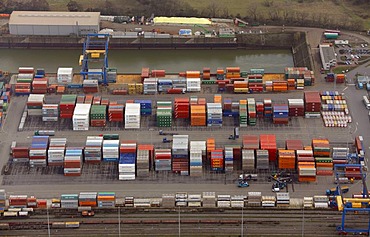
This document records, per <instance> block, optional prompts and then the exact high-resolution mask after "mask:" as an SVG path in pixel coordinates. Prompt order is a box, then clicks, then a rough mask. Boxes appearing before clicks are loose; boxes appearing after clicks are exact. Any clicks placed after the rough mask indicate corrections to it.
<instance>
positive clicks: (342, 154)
mask: <svg viewBox="0 0 370 237" xmlns="http://www.w3.org/2000/svg"><path fill="white" fill-rule="evenodd" d="M348 154H349V148H348V147H333V153H332V158H333V165H335V164H347V158H348Z"/></svg>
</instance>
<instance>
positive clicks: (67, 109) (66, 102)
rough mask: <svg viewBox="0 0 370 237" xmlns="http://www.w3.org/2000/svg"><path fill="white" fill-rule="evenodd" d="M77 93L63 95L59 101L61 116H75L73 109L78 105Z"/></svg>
mask: <svg viewBox="0 0 370 237" xmlns="http://www.w3.org/2000/svg"><path fill="white" fill-rule="evenodd" d="M76 98H77V95H62V98H61V100H60V103H59V109H60V118H69V119H71V118H72V117H73V111H74V109H75V106H76Z"/></svg>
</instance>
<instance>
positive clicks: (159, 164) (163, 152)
mask: <svg viewBox="0 0 370 237" xmlns="http://www.w3.org/2000/svg"><path fill="white" fill-rule="evenodd" d="M154 168H155V171H171V149H157V148H156V149H155V150H154Z"/></svg>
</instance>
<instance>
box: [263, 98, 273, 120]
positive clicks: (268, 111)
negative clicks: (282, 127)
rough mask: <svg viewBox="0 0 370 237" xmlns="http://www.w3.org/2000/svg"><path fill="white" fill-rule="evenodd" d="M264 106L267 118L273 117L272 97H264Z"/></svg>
mask: <svg viewBox="0 0 370 237" xmlns="http://www.w3.org/2000/svg"><path fill="white" fill-rule="evenodd" d="M263 106H264V117H265V118H267V119H271V118H272V115H273V113H272V100H271V99H264V100H263Z"/></svg>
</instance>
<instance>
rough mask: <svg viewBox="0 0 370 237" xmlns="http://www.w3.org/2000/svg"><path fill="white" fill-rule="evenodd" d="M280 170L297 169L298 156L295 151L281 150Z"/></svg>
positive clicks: (279, 158)
mask: <svg viewBox="0 0 370 237" xmlns="http://www.w3.org/2000/svg"><path fill="white" fill-rule="evenodd" d="M278 154H279V157H278V161H279V163H278V167H279V169H292V170H293V169H295V168H296V164H295V161H296V154H295V151H294V150H279V153H278Z"/></svg>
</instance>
